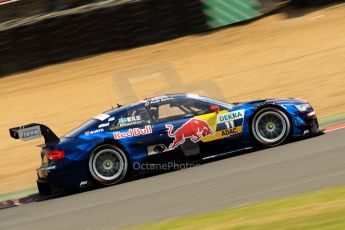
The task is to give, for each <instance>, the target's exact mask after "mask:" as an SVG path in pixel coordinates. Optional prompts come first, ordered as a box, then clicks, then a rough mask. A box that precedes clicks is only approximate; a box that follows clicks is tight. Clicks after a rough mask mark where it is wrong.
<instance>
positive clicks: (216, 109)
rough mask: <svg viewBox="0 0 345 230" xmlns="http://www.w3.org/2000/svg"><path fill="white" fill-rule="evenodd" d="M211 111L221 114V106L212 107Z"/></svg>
mask: <svg viewBox="0 0 345 230" xmlns="http://www.w3.org/2000/svg"><path fill="white" fill-rule="evenodd" d="M210 109H211V111H212V112H214V113H219V106H218V105H211V108H210Z"/></svg>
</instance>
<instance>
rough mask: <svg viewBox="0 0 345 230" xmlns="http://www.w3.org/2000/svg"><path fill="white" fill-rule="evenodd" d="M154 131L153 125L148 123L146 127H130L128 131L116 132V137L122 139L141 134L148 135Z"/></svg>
mask: <svg viewBox="0 0 345 230" xmlns="http://www.w3.org/2000/svg"><path fill="white" fill-rule="evenodd" d="M150 133H152V127H151V125H146V126H145V128H143V129H140V128H134V129H128V131H127V132H114V139H115V140H118V139H122V138H126V137H136V136H141V135H147V134H150Z"/></svg>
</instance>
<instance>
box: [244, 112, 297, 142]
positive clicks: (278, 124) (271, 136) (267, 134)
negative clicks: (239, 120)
mask: <svg viewBox="0 0 345 230" xmlns="http://www.w3.org/2000/svg"><path fill="white" fill-rule="evenodd" d="M290 129H291V124H290V120H289V118H288V117H287V115H286V114H285V113H284V112H283V111H281V110H280V109H277V108H273V107H272V108H271V107H270V108H264V109H262V110H260V111H259V112H257V113H256V114H255V116H254V118H253V121H252V124H251V130H252V134H253V136H254V138H255V140H256V142H258V143H259V144H261V145H263V146H276V145H279V144H281V143H283V142H284V141H285V140H286V139H287V137H288V136H289V133H290Z"/></svg>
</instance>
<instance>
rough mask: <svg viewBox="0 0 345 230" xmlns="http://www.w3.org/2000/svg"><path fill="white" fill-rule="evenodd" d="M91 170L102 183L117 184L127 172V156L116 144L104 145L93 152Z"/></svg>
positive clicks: (90, 162)
mask: <svg viewBox="0 0 345 230" xmlns="http://www.w3.org/2000/svg"><path fill="white" fill-rule="evenodd" d="M89 171H90V173H91V175H92V177H93V178H94V179H95V180H96V181H97V182H98V183H100V184H102V185H112V184H117V183H119V182H120V181H122V179H124V178H125V176H126V174H127V171H128V159H127V156H126V154H125V153H124V152H123V151H122V150H121V149H120V148H118V147H116V146H113V145H103V146H101V147H98V148H96V149H95V150H94V151H93V152H92V153H91V156H90V159H89Z"/></svg>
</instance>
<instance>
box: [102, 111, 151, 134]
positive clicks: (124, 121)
mask: <svg viewBox="0 0 345 230" xmlns="http://www.w3.org/2000/svg"><path fill="white" fill-rule="evenodd" d="M150 124H152V121H151V118H150V115H149V113H148V112H147V110H146V108H145V107H139V108H136V109H131V110H128V111H127V112H125V113H124V114H122V115H121V116H120V117H118V118H116V119H115V121H114V122H113V124H111V125H110V128H109V129H110V130H117V129H127V128H133V127H137V126H143V125H150Z"/></svg>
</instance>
